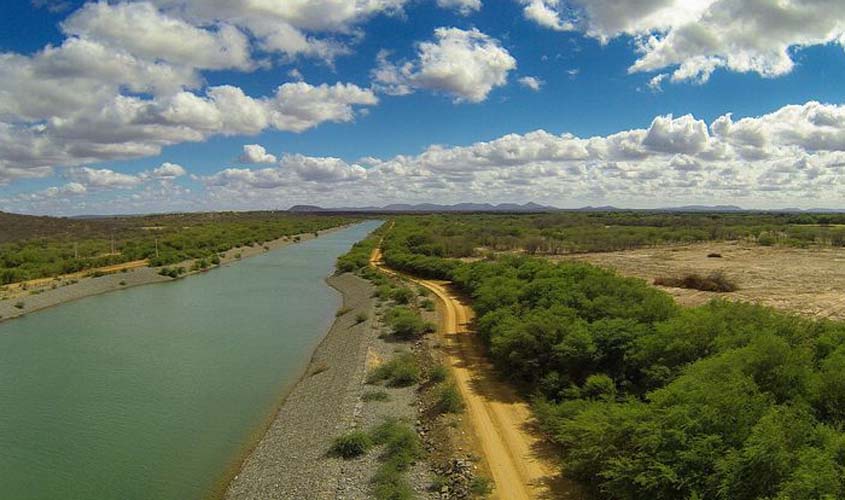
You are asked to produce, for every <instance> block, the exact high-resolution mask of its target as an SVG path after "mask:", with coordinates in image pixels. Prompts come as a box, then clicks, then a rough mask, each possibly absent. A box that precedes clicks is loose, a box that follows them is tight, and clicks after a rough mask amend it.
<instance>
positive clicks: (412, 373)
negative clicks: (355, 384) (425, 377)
mask: <svg viewBox="0 0 845 500" xmlns="http://www.w3.org/2000/svg"><path fill="white" fill-rule="evenodd" d="M419 380H420V367H419V364H418V363H417V360H416V358H415V357H414V355H413V353H410V352H404V353H401V354H399V355H398V356H396V357H395V358H393V359H391V360H390V361H388V362H386V363H384V364H382V365H380V366H378V367H376V368H375V369H373V370H372V371H371V372H370V374H369V376H368V377H367V382H368V383H370V384H375V383H379V382H385V384H386V385H387V386H388V387H407V386H409V385H413V384H416V383H417V382H419Z"/></svg>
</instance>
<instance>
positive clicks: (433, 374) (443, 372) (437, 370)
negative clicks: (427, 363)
mask: <svg viewBox="0 0 845 500" xmlns="http://www.w3.org/2000/svg"><path fill="white" fill-rule="evenodd" d="M448 376H449V369H448V368H446V367H445V366H443V365H442V364H439V363H438V364H436V365H434V366H432V367H431V370H430V371H429V373H428V379H429V380H430V381H431V382H433V383H435V384H439V383H440V382H443V381H444V380H446V378H447V377H448Z"/></svg>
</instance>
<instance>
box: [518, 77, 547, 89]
mask: <svg viewBox="0 0 845 500" xmlns="http://www.w3.org/2000/svg"><path fill="white" fill-rule="evenodd" d="M518 81H519V84H520V85H522V86H523V87H525V88H527V89H531V90H533V91H534V92H537V91H539V90H540V88H541V87H542V86H543V85H544V84H545V83H546V82H544V81H543V80H540V79H539V78H537V77H535V76H523V77H522V78H520V79H519V80H518Z"/></svg>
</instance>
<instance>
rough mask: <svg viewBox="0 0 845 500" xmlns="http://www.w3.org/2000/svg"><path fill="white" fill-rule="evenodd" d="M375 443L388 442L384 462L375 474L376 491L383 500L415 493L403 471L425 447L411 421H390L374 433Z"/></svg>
mask: <svg viewBox="0 0 845 500" xmlns="http://www.w3.org/2000/svg"><path fill="white" fill-rule="evenodd" d="M372 439H373V442H375V443H376V444H381V445H384V453H383V454H382V456H381V460H382V465H381V467H379V469H378V471H376V474H375V476H374V477H373V494H374V496H375V498H377V499H379V500H405V499H410V498H413V496H414V492H413V490H412V489H411V487H410V486H409V485H408V483H407V482H406V481H405V478H404V475H403V473H404V472H405V471H406V470H407V469H408V467H410V466H411V465H412V464H413V463H414V462H415V461H416V460H417V459H419V458H420V457H422V454H423V449H422V443H421V442H420V438H419V436H417V433H416V432H415V431H414V429H412V428H411V427H410V426H409V425H408V424H405V423H403V422H400V421H398V420H387V421H385V422H384V423H383V424H381V425H379V426H378V427H376V428H375V429H373V432H372Z"/></svg>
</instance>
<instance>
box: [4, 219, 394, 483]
mask: <svg viewBox="0 0 845 500" xmlns="http://www.w3.org/2000/svg"><path fill="white" fill-rule="evenodd" d="M377 226H378V222H366V223H362V224H358V225H356V226H353V227H351V228H348V229H344V230H341V231H337V232H333V233H331V234H328V235H324V236H321V237H320V238H317V239H314V240H309V241H306V242H303V243H300V244H296V245H291V246H288V247H284V248H281V249H278V250H274V251H271V252H268V253H266V254H263V255H260V256H257V257H254V258H250V259H246V260H244V261H243V262H239V263H236V264H233V265H229V266H225V267H223V268H221V269H217V270H214V271H211V272H209V273H206V274H202V275H199V276H192V277H189V278H186V279H183V280H179V281H176V282H173V283H164V284H157V285H147V286H141V287H137V288H132V289H128V290H123V291H119V292H114V293H109V294H105V295H100V296H96V297H89V298H86V299H83V300H79V301H77V302H72V303H69V304H64V305H61V306H58V307H55V308H52V309H48V310H45V311H41V312H37V313H33V314H31V315H27V316H24V317H22V318H20V319H16V320H13V321H8V322H6V323H3V324H0V497H2V498H10V499H16V500H28V499H86V500H94V499H121V500H131V499H174V500H188V499H198V498H203V497H205V496H207V495H208V494H209V493H210V492H212V491H213V490H214V488H215V487H217V486H219V482H220V480H221V479H222V478H223V476H224V473H225V471H226V470H227V468H230V467H232V465H233V462H234V461H236V460H238V458H239V456H240V455H241V454H242V453H243V452H244V447H245V446H246V445H247V444H248V443H249V440H250V438H251V437H255V433H256V431H257V430H258V429H260V428H261V426H262V425H263V423H264V422H266V420H267V418H268V417H269V416H270V415H271V414H272V411H273V409H274V408H275V405H276V404H277V403H278V399H279V396H280V395H281V394H282V393H283V392H284V391H285V390H286V389H287V388H289V387H290V386H291V385H292V384H293V383H294V382H295V381H296V378H297V377H298V376H299V375H300V374H301V373H302V370H303V369H304V367H305V366H306V365H307V362H308V360H309V358H310V356H311V353H312V352H313V350H314V348H315V347H316V345H317V344H318V343H319V341H320V339H321V338H322V336H323V335H324V334H325V332H326V330H327V329H328V327H329V326H330V325H331V322H332V320H333V318H334V312H335V311H336V310H337V308H338V306H339V304H340V296H339V294H338V293H337V292H336V291H334V290H333V289H331V288H330V287H329V286H328V285H326V284H325V282H324V278H325V277H326V276H327V275H329V274H330V273H331V272H332V270H333V266H334V261H335V259H336V258H337V257H338V256H339V255H341V254H342V253H344V252H346V250H348V249H349V247H350V246H351V245H352V244H353V243H354V242H356V241H358V240H360V239H362V238H363V237H364V236H365V235H366V234H367V233H368V232H370V231H372V230H373V229H375V228H376V227H377Z"/></svg>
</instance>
